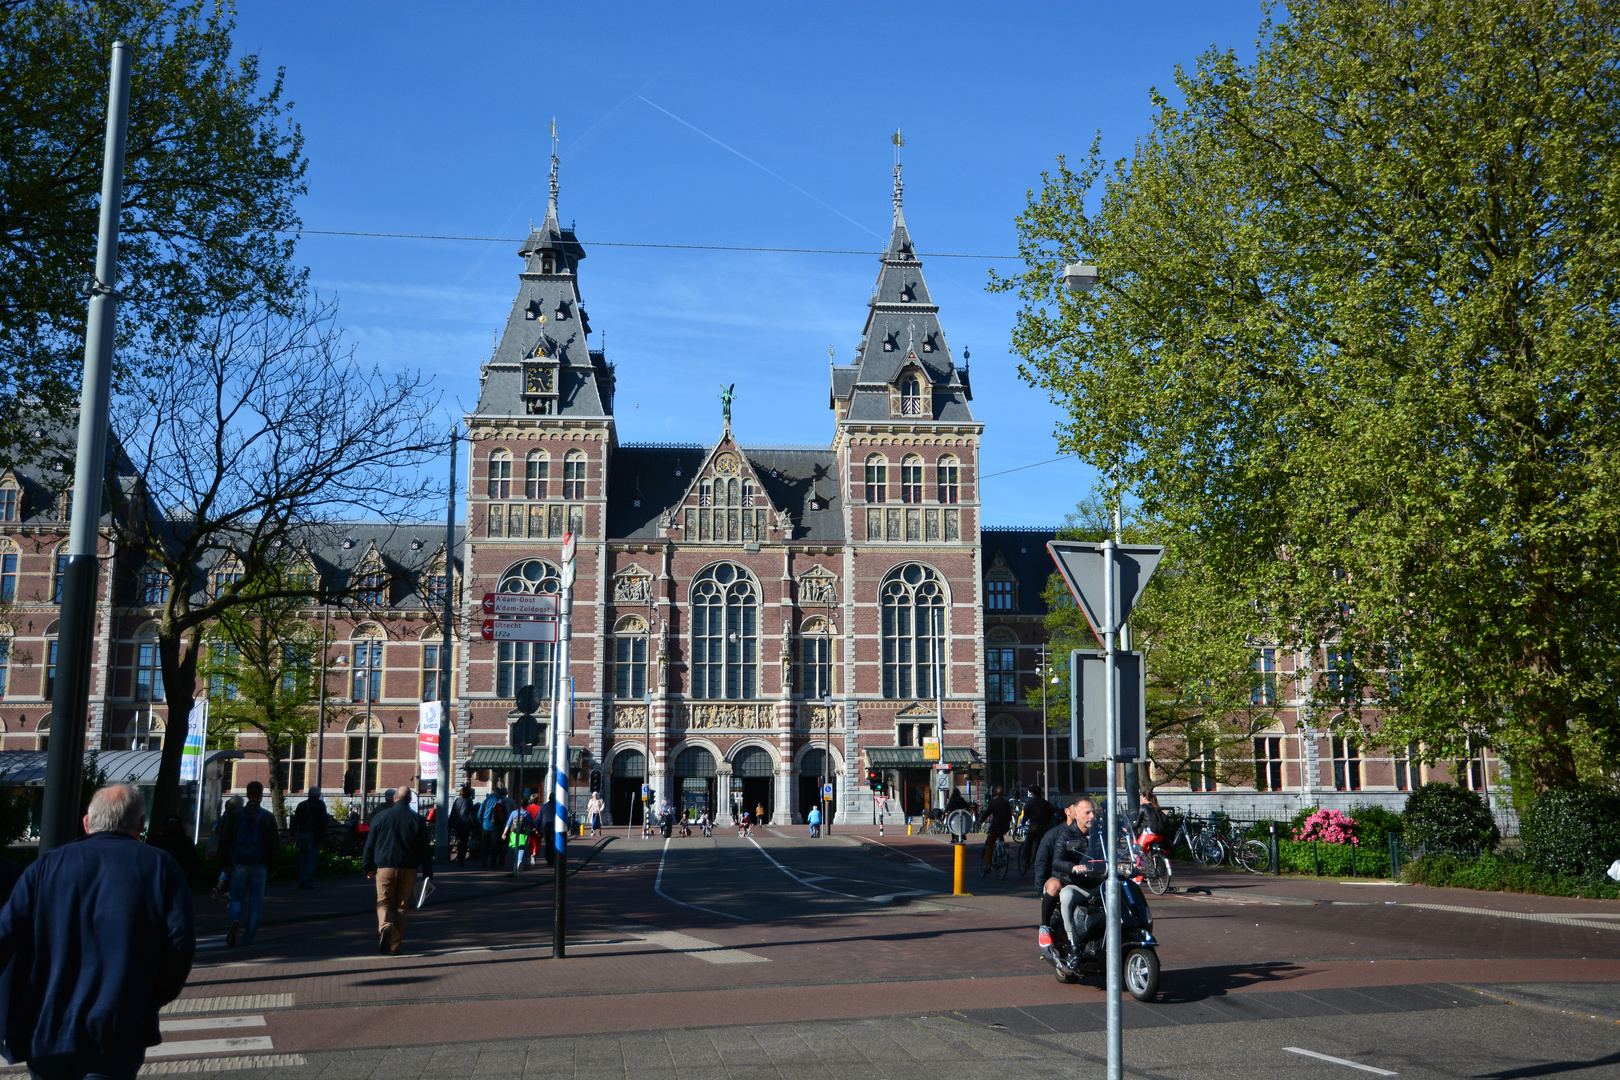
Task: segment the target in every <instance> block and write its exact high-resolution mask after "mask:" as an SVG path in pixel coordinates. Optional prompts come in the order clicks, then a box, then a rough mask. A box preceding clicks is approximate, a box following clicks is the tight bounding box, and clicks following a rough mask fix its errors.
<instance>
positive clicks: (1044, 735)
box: [1035, 645, 1057, 798]
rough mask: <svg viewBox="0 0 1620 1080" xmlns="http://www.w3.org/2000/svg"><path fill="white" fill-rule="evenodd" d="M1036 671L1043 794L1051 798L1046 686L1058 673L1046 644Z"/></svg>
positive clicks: (1042, 649)
mask: <svg viewBox="0 0 1620 1080" xmlns="http://www.w3.org/2000/svg"><path fill="white" fill-rule="evenodd" d="M1035 673H1036V674H1038V675H1039V676H1040V677H1041V789H1042V790H1041V794H1042V795H1043V796H1044V797H1046V798H1051V795H1052V793H1051V787H1052V763H1051V757H1050V753H1049V751H1050V749H1051V743H1052V729H1051V727H1050V726H1048V724H1047V719H1046V687H1047V684H1048V683H1049V682H1052V683H1055V682H1057V675H1056V674H1055V673H1054V672H1053V671H1052V650H1051V649H1049V648H1047V647H1046V646H1045V645H1042V646H1041V662H1040V663H1039V664H1037V665H1036V666H1035Z"/></svg>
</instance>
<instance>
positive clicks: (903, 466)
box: [900, 454, 923, 503]
mask: <svg viewBox="0 0 1620 1080" xmlns="http://www.w3.org/2000/svg"><path fill="white" fill-rule="evenodd" d="M922 490H923V460H922V458H920V457H918V456H917V455H916V454H907V455H906V456H905V457H904V458H902V459H901V461H900V501H901V502H903V503H920V502H922V501H923V499H922Z"/></svg>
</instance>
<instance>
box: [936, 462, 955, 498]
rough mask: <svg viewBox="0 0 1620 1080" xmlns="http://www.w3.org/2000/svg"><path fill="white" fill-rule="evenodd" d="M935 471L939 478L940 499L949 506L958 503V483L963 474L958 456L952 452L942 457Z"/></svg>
mask: <svg viewBox="0 0 1620 1080" xmlns="http://www.w3.org/2000/svg"><path fill="white" fill-rule="evenodd" d="M935 473H936V476H937V478H938V480H939V501H940V502H942V503H945V504H946V505H949V506H954V505H956V499H957V484H958V482H959V480H960V476H961V467H960V465H959V464H958V463H957V460H956V458H955V457H954V456H953V455H951V454H946V455H945V456H944V457H941V458H940V459H939V464H938V466H936V467H935Z"/></svg>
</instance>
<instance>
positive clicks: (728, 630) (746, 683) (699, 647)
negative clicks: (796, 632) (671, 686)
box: [692, 563, 759, 699]
mask: <svg viewBox="0 0 1620 1080" xmlns="http://www.w3.org/2000/svg"><path fill="white" fill-rule="evenodd" d="M758 633H759V592H758V590H756V589H755V588H754V583H753V580H752V579H751V578H749V576H748V573H747V571H745V570H743V569H742V568H741V567H738V566H733V565H732V564H731V563H717V564H715V565H714V566H711V567H709V568H708V569H707V570H705V571H703V572H702V573H701V574H699V575H698V576H697V579H696V580H695V581H693V582H692V696H693V697H694V698H730V699H737V698H755V697H758V696H759V678H758V674H759V672H758V666H759V641H758Z"/></svg>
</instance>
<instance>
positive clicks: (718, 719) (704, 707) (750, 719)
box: [673, 701, 776, 731]
mask: <svg viewBox="0 0 1620 1080" xmlns="http://www.w3.org/2000/svg"><path fill="white" fill-rule="evenodd" d="M673 721H674V724H673V726H675V727H684V728H687V729H689V730H699V729H701V730H710V731H712V730H722V729H729V730H734V731H768V730H770V729H772V728H774V727H776V706H775V705H772V704H769V703H753V702H734V701H682V702H678V703H676V707H675V715H674V717H673Z"/></svg>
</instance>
